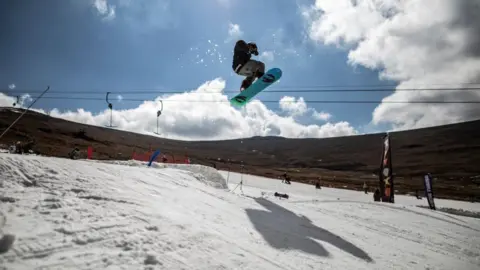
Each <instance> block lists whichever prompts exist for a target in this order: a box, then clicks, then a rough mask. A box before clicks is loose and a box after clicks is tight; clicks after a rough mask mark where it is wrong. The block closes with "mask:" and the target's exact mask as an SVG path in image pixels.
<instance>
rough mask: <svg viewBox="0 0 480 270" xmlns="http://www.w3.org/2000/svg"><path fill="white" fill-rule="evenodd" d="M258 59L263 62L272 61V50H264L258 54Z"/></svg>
mask: <svg viewBox="0 0 480 270" xmlns="http://www.w3.org/2000/svg"><path fill="white" fill-rule="evenodd" d="M260 60H262V61H264V62H273V60H275V55H274V53H273V52H272V51H264V52H262V53H261V54H260Z"/></svg>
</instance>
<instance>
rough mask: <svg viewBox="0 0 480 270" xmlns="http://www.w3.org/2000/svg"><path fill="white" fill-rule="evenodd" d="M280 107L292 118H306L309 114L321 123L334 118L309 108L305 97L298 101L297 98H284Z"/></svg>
mask: <svg viewBox="0 0 480 270" xmlns="http://www.w3.org/2000/svg"><path fill="white" fill-rule="evenodd" d="M279 105H280V109H281V110H282V111H283V112H285V113H287V115H289V116H291V117H298V116H304V115H306V114H307V113H311V116H312V117H313V118H314V119H316V120H321V121H328V120H330V118H331V117H332V115H331V114H329V113H327V112H317V110H315V109H314V108H309V107H308V106H307V103H306V102H305V99H304V98H303V97H300V98H298V99H296V98H295V97H290V96H284V97H283V98H281V99H280V102H279Z"/></svg>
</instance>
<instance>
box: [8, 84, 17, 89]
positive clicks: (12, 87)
mask: <svg viewBox="0 0 480 270" xmlns="http://www.w3.org/2000/svg"><path fill="white" fill-rule="evenodd" d="M16 87H17V86H16V85H15V84H14V83H11V84H9V85H8V89H10V90H13V89H15V88H16Z"/></svg>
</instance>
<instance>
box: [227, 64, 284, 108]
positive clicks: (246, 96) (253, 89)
mask: <svg viewBox="0 0 480 270" xmlns="http://www.w3.org/2000/svg"><path fill="white" fill-rule="evenodd" d="M280 77H282V70H281V69H279V68H272V69H270V70H269V71H267V72H266V73H265V74H263V76H262V77H260V78H258V79H257V80H256V81H255V82H253V83H252V85H250V87H248V88H247V89H245V90H243V91H242V92H240V93H238V94H237V95H236V96H234V97H233V98H231V99H230V104H232V105H234V106H237V107H242V106H245V104H247V103H248V102H249V101H250V100H251V99H252V98H253V97H255V96H256V95H257V94H258V93H260V92H262V91H263V90H265V88H267V87H269V86H270V85H272V84H273V83H275V82H276V81H278V80H279V79H280Z"/></svg>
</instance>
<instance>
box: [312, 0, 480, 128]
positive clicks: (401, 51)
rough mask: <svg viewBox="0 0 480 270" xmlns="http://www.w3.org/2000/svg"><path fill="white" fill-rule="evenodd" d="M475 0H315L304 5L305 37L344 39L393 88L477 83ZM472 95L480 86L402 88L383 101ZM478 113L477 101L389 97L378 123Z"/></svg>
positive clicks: (479, 10) (427, 121)
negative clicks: (469, 88)
mask: <svg viewBox="0 0 480 270" xmlns="http://www.w3.org/2000/svg"><path fill="white" fill-rule="evenodd" d="M478 14H480V5H478V0H429V1H416V0H402V1H400V0H369V1H367V0H357V1H350V0H317V1H316V2H315V6H313V7H311V8H310V10H309V11H308V12H304V15H305V18H306V19H307V22H308V24H309V30H310V31H309V34H310V38H311V39H312V40H314V41H317V42H322V43H324V44H336V45H342V44H345V45H347V46H348V47H347V48H349V49H350V51H349V54H348V59H349V60H348V61H349V63H350V64H352V65H363V66H365V67H368V68H371V69H376V70H377V69H378V70H380V71H381V73H380V76H381V78H387V79H393V80H397V81H399V85H398V88H434V87H443V88H446V87H447V88H452V87H459V86H460V87H465V86H466V85H465V83H480V37H479V35H478V33H480V16H478ZM455 100H456V101H459V100H463V101H473V100H480V95H479V93H478V91H461V92H459V91H455V92H454V91H416V92H405V91H404V92H399V91H396V92H395V93H393V94H392V95H390V96H388V97H386V98H385V99H384V101H455ZM478 117H480V107H479V106H478V104H429V105H418V104H391V103H390V104H388V103H381V104H380V105H379V106H378V107H377V108H376V109H375V110H374V112H373V118H372V122H373V123H375V124H380V123H391V124H393V126H394V128H395V129H409V128H419V127H426V126H432V125H440V124H447V123H452V122H459V121H465V120H472V119H476V118H478Z"/></svg>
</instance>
